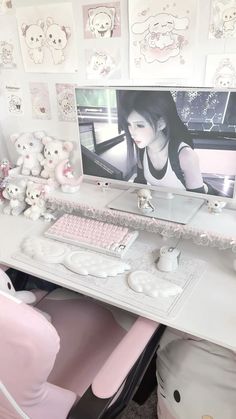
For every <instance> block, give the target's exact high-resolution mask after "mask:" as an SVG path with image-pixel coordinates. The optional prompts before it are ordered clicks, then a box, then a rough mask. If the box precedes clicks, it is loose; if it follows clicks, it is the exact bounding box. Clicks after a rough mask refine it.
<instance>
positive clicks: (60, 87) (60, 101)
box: [56, 83, 76, 122]
mask: <svg viewBox="0 0 236 419" xmlns="http://www.w3.org/2000/svg"><path fill="white" fill-rule="evenodd" d="M56 96H57V112H58V119H59V121H64V122H75V121H76V105H75V85H74V84H69V83H57V84H56Z"/></svg>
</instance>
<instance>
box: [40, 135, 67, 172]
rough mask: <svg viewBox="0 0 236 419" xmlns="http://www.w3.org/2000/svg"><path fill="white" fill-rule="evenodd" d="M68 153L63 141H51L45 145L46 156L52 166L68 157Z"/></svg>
mask: <svg viewBox="0 0 236 419" xmlns="http://www.w3.org/2000/svg"><path fill="white" fill-rule="evenodd" d="M68 155H69V153H68V151H67V150H66V148H65V147H64V143H63V141H57V140H55V141H50V142H48V143H47V144H46V145H45V147H44V157H45V159H46V161H47V163H48V165H49V166H51V167H55V166H56V164H57V163H58V162H59V161H61V160H64V159H66V158H67V157H68Z"/></svg>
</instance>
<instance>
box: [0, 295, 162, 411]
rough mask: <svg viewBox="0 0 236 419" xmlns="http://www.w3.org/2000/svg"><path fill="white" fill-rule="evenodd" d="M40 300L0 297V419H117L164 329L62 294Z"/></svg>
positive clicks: (89, 301)
mask: <svg viewBox="0 0 236 419" xmlns="http://www.w3.org/2000/svg"><path fill="white" fill-rule="evenodd" d="M40 298H41V299H40ZM40 298H38V299H39V301H38V302H37V305H36V307H37V310H35V308H33V307H31V306H29V305H26V304H25V303H22V302H20V301H19V300H17V299H16V298H14V297H12V296H9V295H8V294H6V293H4V292H0V418H1V419H19V418H24V419H29V418H30V419H66V418H67V419H96V418H97V419H98V418H100V419H105V418H109V419H111V418H115V417H118V416H119V415H120V413H121V412H122V411H123V409H124V408H125V407H126V405H127V403H128V401H129V400H130V399H131V398H132V397H133V395H134V393H135V391H136V390H137V387H138V385H139V383H140V381H141V379H142V377H143V376H144V374H145V371H146V369H147V367H148V365H149V363H150V361H151V360H152V358H153V355H154V353H155V352H156V349H157V345H158V341H159V339H160V337H161V335H162V333H163V326H160V327H159V325H158V324H157V323H155V322H153V321H151V320H148V319H145V318H142V317H137V318H135V317H134V316H132V315H129V314H128V313H126V312H124V311H122V310H119V309H111V308H110V306H107V305H104V304H102V303H97V302H95V301H94V300H92V299H90V298H87V297H84V296H81V295H79V294H76V293H73V292H71V291H68V290H64V289H61V288H58V289H56V290H54V291H52V292H51V293H49V294H47V295H46V296H45V294H44V295H43V296H41V297H40ZM41 310H42V312H46V313H48V314H49V316H50V318H51V322H49V321H48V320H47V318H46V317H45V316H44V315H43V314H42V313H41V312H40V311H41Z"/></svg>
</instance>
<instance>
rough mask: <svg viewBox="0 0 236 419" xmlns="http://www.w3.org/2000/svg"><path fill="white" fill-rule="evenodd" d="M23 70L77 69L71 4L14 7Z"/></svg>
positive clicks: (61, 70) (74, 70) (71, 70)
mask: <svg viewBox="0 0 236 419" xmlns="http://www.w3.org/2000/svg"><path fill="white" fill-rule="evenodd" d="M16 15H17V22H18V32H19V39H20V45H21V51H22V57H23V62H24V66H25V70H26V71H30V72H52V73H74V72H77V50H76V41H75V30H74V21H73V10H72V4H71V3H55V4H49V5H47V4H45V5H40V6H33V7H32V6H29V7H19V8H17V9H16Z"/></svg>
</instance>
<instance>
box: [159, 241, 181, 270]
mask: <svg viewBox="0 0 236 419" xmlns="http://www.w3.org/2000/svg"><path fill="white" fill-rule="evenodd" d="M179 258H180V250H179V249H177V248H176V247H170V246H169V247H168V246H163V247H161V248H160V257H159V258H158V261H157V269H159V271H163V272H172V271H176V269H177V268H178V266H179Z"/></svg>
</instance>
